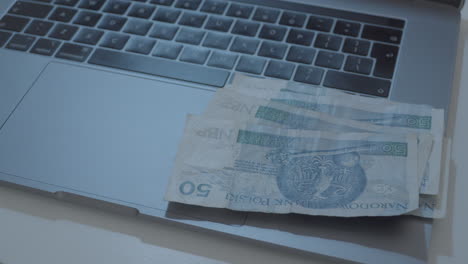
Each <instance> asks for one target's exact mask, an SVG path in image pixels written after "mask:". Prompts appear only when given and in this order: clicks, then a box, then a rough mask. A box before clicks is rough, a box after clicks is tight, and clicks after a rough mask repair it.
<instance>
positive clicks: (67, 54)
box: [55, 43, 93, 62]
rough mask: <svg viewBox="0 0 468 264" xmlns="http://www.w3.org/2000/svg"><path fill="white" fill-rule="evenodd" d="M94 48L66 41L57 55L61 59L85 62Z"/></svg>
mask: <svg viewBox="0 0 468 264" xmlns="http://www.w3.org/2000/svg"><path fill="white" fill-rule="evenodd" d="M92 50H93V49H92V48H90V47H85V46H81V45H76V44H70V43H65V44H63V45H62V47H61V48H60V49H59V51H58V52H57V54H55V57H57V58H60V59H66V60H72V61H78V62H83V61H85V60H86V59H87V58H88V56H89V54H90V53H91V51H92Z"/></svg>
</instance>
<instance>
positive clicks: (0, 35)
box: [0, 31, 12, 47]
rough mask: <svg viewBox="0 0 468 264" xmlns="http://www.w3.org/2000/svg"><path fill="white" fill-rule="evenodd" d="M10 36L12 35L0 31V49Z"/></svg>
mask: <svg viewBox="0 0 468 264" xmlns="http://www.w3.org/2000/svg"><path fill="white" fill-rule="evenodd" d="M11 35H12V34H11V33H10V32H4V31H0V47H2V46H3V45H4V44H5V43H6V42H7V41H8V39H9V38H10V37H11Z"/></svg>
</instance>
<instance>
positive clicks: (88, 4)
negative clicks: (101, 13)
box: [78, 0, 106, 10]
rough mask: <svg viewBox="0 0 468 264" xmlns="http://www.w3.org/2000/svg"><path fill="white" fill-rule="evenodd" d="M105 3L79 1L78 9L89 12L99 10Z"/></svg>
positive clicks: (98, 0) (90, 0)
mask: <svg viewBox="0 0 468 264" xmlns="http://www.w3.org/2000/svg"><path fill="white" fill-rule="evenodd" d="M105 2H106V0H81V1H80V4H79V5H78V7H79V8H84V9H90V10H99V9H101V7H102V5H104V3H105Z"/></svg>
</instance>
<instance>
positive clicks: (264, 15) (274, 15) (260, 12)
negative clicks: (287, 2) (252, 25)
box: [253, 7, 280, 23]
mask: <svg viewBox="0 0 468 264" xmlns="http://www.w3.org/2000/svg"><path fill="white" fill-rule="evenodd" d="M279 14H280V11H279V10H276V9H270V8H263V7H259V8H257V11H255V14H254V16H253V20H257V21H261V22H269V23H276V20H278V17H279Z"/></svg>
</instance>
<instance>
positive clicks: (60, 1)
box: [54, 0, 78, 6]
mask: <svg viewBox="0 0 468 264" xmlns="http://www.w3.org/2000/svg"><path fill="white" fill-rule="evenodd" d="M76 3H78V0H55V2H54V4H56V5H64V6H75V5H76Z"/></svg>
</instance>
